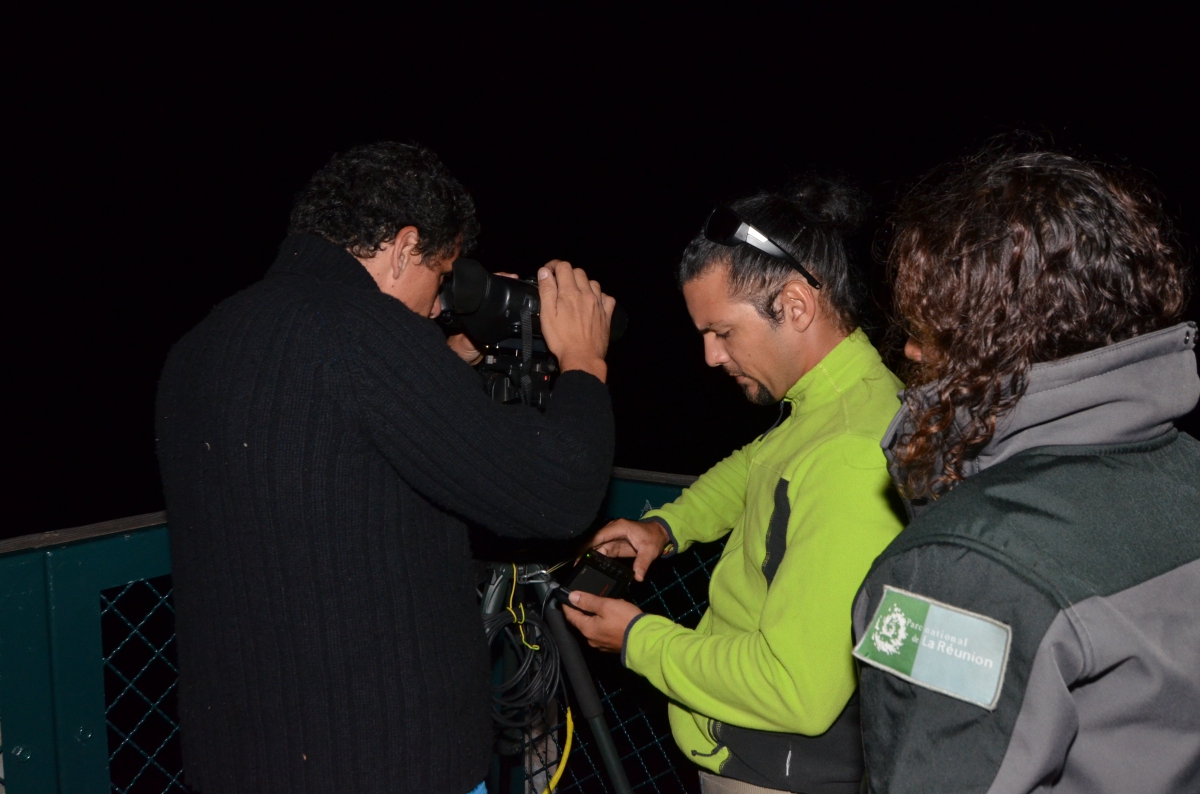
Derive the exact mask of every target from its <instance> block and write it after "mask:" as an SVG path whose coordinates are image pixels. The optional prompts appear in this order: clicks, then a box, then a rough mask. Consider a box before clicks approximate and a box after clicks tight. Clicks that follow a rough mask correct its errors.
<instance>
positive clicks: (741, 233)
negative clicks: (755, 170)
mask: <svg viewBox="0 0 1200 794" xmlns="http://www.w3.org/2000/svg"><path fill="white" fill-rule="evenodd" d="M704 239H706V240H708V241H709V242H713V243H717V244H718V245H728V246H731V247H732V246H735V245H748V246H750V247H751V248H756V249H758V250H759V251H762V252H763V253H764V254H766V255H767V256H770V257H774V258H775V259H780V260H782V261H784V262H787V263H788V264H789V265H791V266H792V267H794V268H796V270H797V271H799V273H800V275H802V276H804V280H805V281H807V282H808V285H809V286H810V287H812V288H813V289H820V288H821V282H819V281H817V279H816V278H815V277H814V276H813V274H812V273H809V272H808V271H807V270H805V269H804V266H803V265H801V264H800V263H799V262H797V261H796V258H795V257H794V256H792V255H791V254H789V253H788V252H787V251H785V250H783V247H782V246H780V245H779V244H778V243H776V242H775V241H773V240H772V239H771V238H770V237H767V236H766V235H765V234H763V233H762V232H760V231H759V230H758V229H755V228H754V227H753V226H751V225H750V224H748V223H746V222H745V221H744V220H742V219H741V217H739V216H738V214H737V213H736V212H734V211H733V210H731V209H729V207H716V208H715V209H713V211H712V212H711V213H709V215H708V220H707V221H706V222H705V223H704Z"/></svg>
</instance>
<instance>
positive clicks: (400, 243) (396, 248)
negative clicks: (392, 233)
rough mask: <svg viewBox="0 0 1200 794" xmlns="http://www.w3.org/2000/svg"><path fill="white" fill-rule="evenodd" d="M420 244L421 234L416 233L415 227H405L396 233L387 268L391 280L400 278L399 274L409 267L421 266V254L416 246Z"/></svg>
mask: <svg viewBox="0 0 1200 794" xmlns="http://www.w3.org/2000/svg"><path fill="white" fill-rule="evenodd" d="M420 244H421V234H420V232H418V231H417V227H416V226H405V227H404V228H403V229H401V230H400V231H399V232H397V233H396V239H395V240H393V241H392V250H391V256H390V257H389V259H390V261H389V262H388V266H389V267H390V269H391V271H392V278H394V279H398V278H400V274H401V273H403V272H404V271H405V270H407V269H408V266H409V265H419V264H421V259H422V256H421V252H420V251H419V250H418V246H420Z"/></svg>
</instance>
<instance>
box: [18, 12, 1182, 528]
mask: <svg viewBox="0 0 1200 794" xmlns="http://www.w3.org/2000/svg"><path fill="white" fill-rule="evenodd" d="M1192 30H1193V28H1192V27H1191V26H1190V25H1188V24H1187V23H1186V21H1185V20H1184V19H1181V18H1175V17H1173V16H1171V15H1170V14H1167V13H1164V14H1161V15H1159V16H1149V15H1147V13H1146V12H1144V11H1142V10H1141V9H1138V8H1136V7H1134V6H1132V5H1129V6H1124V7H1114V8H1113V9H1112V10H1111V11H1108V12H1098V11H1094V10H1093V11H1088V12H1087V14H1086V15H1084V14H1082V13H1079V14H1069V13H1066V12H1062V13H1057V12H1056V13H1053V14H1051V13H1048V12H1046V11H1044V10H1033V9H1021V8H1020V7H1017V6H1005V7H1004V8H1002V9H997V10H995V12H994V13H993V15H992V16H990V17H967V16H963V15H961V14H951V15H943V16H939V15H934V14H923V13H919V12H917V11H915V10H911V9H909V10H907V11H904V12H901V13H896V14H892V15H881V14H880V13H879V12H877V11H871V10H867V9H863V10H860V11H858V12H847V13H845V14H843V15H839V16H829V15H822V14H818V13H812V12H790V13H783V12H781V10H780V9H779V8H776V7H773V6H765V5H752V4H745V3H742V4H736V5H734V4H730V5H726V6H716V5H700V4H690V5H686V6H685V5H680V6H664V5H658V6H655V7H654V8H651V9H642V10H637V11H632V10H623V11H618V10H606V11H604V12H603V13H601V12H599V11H596V12H594V13H585V12H582V11H580V10H579V9H578V8H577V7H571V8H567V7H566V6H565V5H563V6H551V5H545V6H541V5H531V4H524V5H520V6H518V5H517V4H505V5H503V6H501V5H500V4H490V5H488V6H486V7H481V8H471V9H467V8H465V7H457V8H456V7H442V10H440V11H438V12H436V13H430V12H425V11H422V12H420V13H416V12H412V11H406V10H404V9H403V8H402V7H400V6H396V7H395V8H394V9H393V11H392V12H391V13H390V14H388V15H384V16H375V17H364V16H360V15H358V14H356V13H353V12H350V11H341V12H329V13H327V14H325V15H314V16H307V17H298V16H293V17H288V18H281V17H267V16H254V15H239V16H228V17H223V18H217V16H216V15H215V14H214V13H212V12H211V11H208V10H205V11H204V12H202V13H201V12H198V13H197V15H196V16H193V17H182V16H179V15H178V12H173V15H172V16H169V17H168V16H128V15H126V16H122V15H114V14H113V13H112V12H110V11H106V12H105V13H104V14H103V15H100V14H97V15H95V16H89V17H85V16H80V15H79V14H77V13H71V14H67V13H61V14H58V15H48V16H39V17H36V18H35V17H31V16H19V15H18V16H12V15H10V16H9V18H8V20H7V23H6V33H5V34H4V36H5V38H6V41H4V42H3V45H4V52H5V55H4V56H3V58H4V60H5V62H6V64H5V69H4V72H5V74H6V77H5V78H4V80H5V84H6V89H5V92H4V94H5V109H6V113H5V119H6V124H5V126H6V128H7V135H6V136H5V137H6V139H7V141H8V143H7V145H6V146H5V149H4V154H5V156H4V161H5V165H6V167H5V169H4V173H5V178H4V185H3V188H4V190H5V193H6V194H7V196H8V200H7V201H6V202H5V204H6V212H5V213H4V217H5V221H6V228H7V233H6V235H5V237H6V249H7V250H6V251H5V264H6V267H5V272H6V274H7V276H8V278H7V284H6V287H7V288H6V290H5V292H4V295H5V300H4V315H5V325H6V328H7V332H6V335H5V336H6V345H5V349H6V355H5V359H6V366H5V373H4V383H5V385H6V387H5V392H6V393H9V394H10V395H12V396H11V397H10V398H9V400H7V401H6V402H7V404H8V406H9V407H8V409H7V410H6V412H5V420H6V421H5V423H4V428H5V434H6V436H7V438H8V440H9V443H8V444H6V455H5V458H6V461H5V462H6V467H7V469H8V474H7V475H6V476H5V484H4V490H5V493H6V494H7V496H6V499H5V503H6V507H7V509H6V510H5V511H4V520H3V522H0V536H13V535H19V534H24V533H28V532H34V531H41V530H47V529H56V528H61V527H65V526H71V525H78V524H84V523H90V522H95V521H100V520H105V519H110V518H116V517H120V516H124V515H130V514H135V513H141V512H148V511H152V510H157V509H161V507H162V498H161V493H160V486H159V482H158V476H157V467H156V461H155V457H154V437H153V404H154V392H155V384H156V380H157V376H158V372H159V369H160V368H161V366H162V362H163V360H164V358H165V356H166V354H167V351H168V349H169V347H170V345H171V344H172V343H173V342H174V341H175V340H176V339H178V338H179V337H180V336H181V335H182V334H183V333H184V332H185V331H187V330H188V329H189V328H190V327H191V326H193V325H194V324H196V323H197V322H198V321H199V320H200V319H201V318H203V317H204V315H205V314H206V313H207V312H208V311H209V309H210V308H211V307H212V306H213V305H214V304H216V303H217V302H219V301H220V300H222V299H223V298H225V297H227V296H228V295H230V294H232V293H233V292H235V291H237V290H238V289H241V288H243V287H245V286H247V285H249V284H251V283H252V282H254V281H255V280H257V279H258V278H259V277H260V276H261V275H262V273H263V272H264V271H265V269H266V268H267V266H268V265H269V264H270V263H271V261H272V259H273V257H274V253H275V249H276V247H277V246H278V244H279V242H280V240H281V239H282V237H283V234H284V230H285V225H286V221H287V215H288V211H289V208H290V202H291V198H292V196H293V195H294V194H295V193H296V192H297V191H298V190H299V189H300V188H301V187H302V186H303V184H304V183H305V181H306V180H307V178H308V177H309V176H310V175H311V173H312V172H313V171H315V170H316V169H317V168H319V167H320V166H321V165H322V164H323V163H324V162H325V161H326V160H327V159H328V158H329V156H330V155H331V154H332V153H334V152H336V151H339V150H342V149H345V148H347V147H350V146H353V145H356V144H362V143H368V142H372V141H376V140H382V139H393V140H415V141H419V142H421V143H423V144H425V145H427V146H429V147H430V148H432V149H434V150H435V151H436V152H438V153H439V155H440V156H441V157H442V159H443V160H444V161H445V162H446V163H447V165H448V166H449V167H450V169H451V170H452V171H453V173H454V174H455V175H456V176H457V177H458V178H459V179H460V180H461V181H462V182H463V183H464V184H465V185H466V187H467V188H468V190H470V191H471V192H472V193H473V195H474V197H475V200H476V203H477V206H478V208H479V216H480V219H481V221H482V224H483V229H484V233H483V237H482V245H481V248H480V249H479V250H478V252H477V254H478V258H480V259H481V260H482V261H483V262H484V263H485V264H486V265H488V266H489V267H491V268H493V269H509V270H515V271H517V272H518V273H521V274H522V275H529V274H532V272H533V271H534V269H535V268H536V266H537V265H538V264H540V263H542V262H543V261H545V260H547V259H549V258H552V257H560V258H565V259H569V260H570V261H571V262H573V263H574V264H576V265H579V266H582V267H584V268H586V269H587V270H588V272H589V274H591V275H592V276H594V277H595V278H598V279H599V280H600V281H601V282H602V284H603V285H604V287H605V289H606V291H608V292H610V293H611V294H613V295H615V296H617V298H618V300H620V301H621V302H622V303H623V304H624V305H625V307H626V308H627V309H628V311H629V314H630V316H631V318H632V325H631V330H630V332H629V334H628V337H627V338H626V339H624V340H622V341H621V342H619V343H617V344H614V345H613V348H612V350H611V355H610V367H611V368H610V373H611V375H610V384H611V389H612V394H613V398H614V402H615V406H616V412H617V419H618V445H617V464H618V465H622V466H631V467H637V468H644V469H655V470H662V471H672V472H682V473H699V472H701V471H703V470H704V469H705V468H707V467H708V466H709V465H711V464H712V463H714V462H716V461H717V460H719V459H720V458H721V457H722V456H724V455H725V454H727V453H728V452H729V451H730V450H731V449H733V448H734V447H736V446H738V445H740V444H742V443H745V442H746V441H747V440H749V439H750V438H752V437H753V436H754V435H755V433H756V432H758V431H759V430H760V429H761V428H763V427H765V426H766V425H767V424H769V423H770V422H771V421H772V419H773V417H774V411H773V409H769V408H768V409H761V408H754V407H752V406H750V405H748V404H746V403H745V401H744V399H743V398H742V396H741V393H740V392H739V391H738V389H737V388H736V386H735V385H734V384H733V383H732V381H730V380H729V379H728V378H727V377H726V376H724V375H723V374H721V373H720V372H717V371H710V370H708V369H707V368H706V367H705V366H704V364H703V360H702V355H701V343H700V339H699V337H698V336H697V335H696V334H695V332H694V331H693V330H692V329H691V325H690V322H689V321H688V317H687V314H686V311H685V308H684V306H683V301H682V299H681V297H680V296H679V294H678V291H677V290H676V288H675V286H674V283H673V275H672V273H673V267H674V265H675V263H676V262H677V259H678V255H679V253H680V251H681V250H682V248H683V246H684V245H685V244H686V243H687V241H688V240H689V239H690V237H691V236H692V235H693V234H694V233H695V231H696V230H697V228H698V227H699V224H700V223H701V221H702V220H703V217H704V215H705V213H706V211H707V210H708V208H709V207H710V205H711V203H712V202H713V201H714V200H718V199H728V198H733V197H736V196H739V195H741V194H744V193H747V192H751V191H754V190H757V189H759V188H777V187H780V186H782V185H783V184H784V183H785V182H786V181H788V179H789V178H790V177H792V176H794V175H797V174H800V173H803V172H806V171H810V170H814V169H815V170H818V171H826V172H828V171H836V172H840V173H842V174H844V175H846V176H848V177H850V178H852V179H854V180H855V181H857V182H858V184H859V185H860V186H861V187H862V188H864V189H865V190H867V191H868V192H869V193H871V194H872V196H873V198H874V201H875V204H874V210H873V214H872V217H871V220H870V221H869V223H868V224H867V228H866V229H865V230H864V232H863V234H862V235H860V237H859V238H858V239H857V240H856V241H855V246H856V251H857V252H858V258H859V261H860V262H861V263H862V264H863V266H864V267H865V268H866V269H867V271H868V276H869V278H870V280H871V283H872V288H873V290H874V293H875V299H876V301H877V302H878V303H879V305H880V306H883V305H886V302H887V300H888V296H887V292H886V285H885V282H884V278H883V267H882V265H881V264H880V261H879V258H878V255H876V256H874V257H873V256H872V250H873V249H876V250H879V249H882V248H883V247H884V246H886V242H887V229H886V219H887V216H888V213H889V211H890V209H891V207H892V206H893V205H894V202H895V199H896V198H897V196H898V195H899V194H900V193H901V192H902V191H903V190H904V189H905V187H906V186H908V185H911V184H912V182H913V180H915V179H916V178H918V177H919V176H920V175H921V174H922V173H924V172H925V171H927V170H928V169H930V168H931V167H933V166H935V165H937V164H939V163H942V162H944V161H946V160H949V159H952V158H955V157H958V156H961V155H963V154H965V153H968V152H970V151H972V150H973V149H976V148H978V147H979V146H980V145H982V144H983V143H984V142H985V141H987V140H988V139H989V138H991V137H992V136H994V135H997V134H1002V133H1011V132H1012V131H1014V130H1028V131H1032V132H1034V133H1036V134H1039V135H1042V136H1043V137H1044V138H1045V139H1046V141H1047V142H1048V143H1049V144H1050V145H1052V146H1053V147H1055V148H1058V149H1060V150H1066V151H1068V152H1071V153H1074V154H1077V155H1081V156H1084V157H1088V158H1097V159H1101V160H1104V161H1106V162H1109V163H1113V164H1119V165H1125V166H1128V167H1130V168H1132V169H1135V170H1137V171H1139V172H1141V173H1143V174H1144V175H1145V176H1147V177H1148V178H1149V179H1150V180H1151V181H1152V182H1154V183H1155V184H1156V185H1157V186H1158V187H1159V188H1160V189H1161V190H1162V191H1163V193H1164V194H1165V196H1166V199H1167V205H1168V208H1169V210H1170V212H1171V214H1172V215H1173V216H1174V217H1175V218H1176V219H1177V220H1178V224H1179V227H1180V229H1181V231H1182V232H1183V242H1184V247H1185V250H1186V251H1187V253H1188V256H1189V258H1190V259H1192V260H1193V261H1194V258H1195V257H1194V256H1193V255H1192V252H1193V249H1194V247H1195V245H1194V241H1195V234H1196V232H1197V231H1198V230H1200V166H1198V163H1197V156H1196V153H1195V145H1196V134H1195V129H1194V125H1193V121H1194V118H1195V116H1196V113H1195V110H1194V102H1195V98H1196V96H1197V88H1198V87H1200V86H1198V85H1197V82H1198V81H1197V77H1196V75H1197V74H1200V69H1198V68H1197V63H1196V57H1195V41H1194V37H1193V36H1192V33H1191V32H1192ZM1196 316H1197V312H1196V308H1195V301H1194V302H1193V308H1192V311H1191V314H1190V317H1191V318H1193V319H1195V318H1196ZM884 321H885V317H884V314H883V312H882V311H881V310H880V309H878V308H877V309H876V310H875V311H874V313H873V316H872V323H873V326H874V328H873V331H872V334H873V336H874V337H875V338H876V339H877V340H878V339H879V338H880V331H881V329H882V327H883V323H884ZM1183 424H1184V427H1185V428H1186V429H1189V430H1190V431H1191V432H1192V433H1193V434H1195V433H1197V431H1198V430H1200V428H1198V421H1197V415H1196V413H1195V412H1193V414H1192V415H1190V416H1189V417H1188V418H1187V419H1186V420H1185V421H1184V423H1183Z"/></svg>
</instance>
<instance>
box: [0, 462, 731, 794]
mask: <svg viewBox="0 0 1200 794" xmlns="http://www.w3.org/2000/svg"><path fill="white" fill-rule="evenodd" d="M693 480H694V478H692V477H684V476H681V475H671V474H660V473H657V472H643V471H637V470H632V469H614V471H613V478H612V481H611V482H610V487H609V493H608V498H607V499H606V500H605V504H604V507H603V508H602V515H604V516H606V517H610V518H617V517H626V518H637V517H640V516H641V515H642V514H643V513H644V512H645V511H646V510H647V509H650V508H651V507H657V506H659V505H661V504H663V503H665V502H668V501H671V500H672V499H674V498H675V497H676V496H678V495H679V493H680V492H681V490H682V488H683V487H685V486H686V485H688V484H690V482H692V481H693ZM166 522H167V517H166V514H164V513H152V514H147V515H142V516H133V517H130V518H125V519H120V520H117V521H109V522H105V523H102V524H93V525H90V526H86V527H77V528H74V529H67V530H61V531H58V532H46V533H40V534H37V535H27V536H24V537H21V538H14V539H12V540H6V541H0V732H2V733H0V742H2V744H0V752H2V759H3V766H2V767H0V794H50V793H51V792H59V793H61V794H107V793H108V792H113V793H114V794H141V792H153V793H154V794H170V793H173V792H180V791H183V787H182V782H181V774H182V772H181V770H182V759H181V753H180V737H179V723H178V716H177V714H178V711H177V705H176V701H175V691H176V684H177V680H178V670H177V667H176V662H175V650H174V646H175V643H174V634H175V633H174V610H173V607H172V605H171V579H170V573H171V561H170V550H169V545H168V539H167V523H166ZM719 555H720V548H719V546H716V545H714V544H709V545H708V546H704V547H700V548H698V549H694V550H692V551H689V552H688V553H687V554H683V555H679V556H677V557H675V558H673V559H671V560H669V561H661V562H659V563H657V564H656V565H655V566H653V567H652V569H651V575H650V576H649V577H647V581H646V582H643V583H641V584H640V585H636V586H635V589H634V591H633V596H632V597H633V598H634V599H635V600H637V601H638V602H639V603H640V604H642V605H643V606H644V607H645V608H646V609H647V610H648V611H653V612H656V613H659V614H665V615H667V616H668V617H671V618H672V619H675V620H677V621H680V622H683V623H685V624H688V625H694V624H695V622H696V621H697V620H699V618H700V615H701V614H702V612H703V609H704V606H705V605H706V602H705V599H706V597H707V590H708V578H709V574H710V572H711V568H712V565H713V564H715V562H716V560H717V559H718V558H719ZM585 652H586V654H587V663H588V665H589V667H590V668H591V669H592V672H593V675H594V677H595V679H596V683H597V687H598V690H599V692H600V695H601V698H602V699H603V701H604V705H605V709H606V716H607V719H608V722H609V725H610V726H612V732H613V736H614V740H615V742H616V745H617V749H618V750H619V751H620V753H621V755H622V759H623V763H624V765H625V767H626V769H627V771H628V775H629V778H630V782H631V783H632V784H633V788H634V790H635V791H638V792H647V793H648V792H654V794H674V792H686V791H695V790H696V783H695V780H696V773H695V771H694V768H693V767H692V765H691V764H690V763H689V762H688V761H687V760H686V759H684V758H683V756H682V753H680V752H679V751H678V749H677V748H676V747H675V745H674V742H673V741H672V740H671V738H670V729H669V726H668V725H667V720H666V704H665V700H664V699H663V698H662V697H661V696H656V695H655V694H654V691H653V690H652V689H651V688H649V687H648V685H646V683H645V682H644V681H643V680H642V679H640V678H639V677H638V676H636V675H634V674H632V673H630V672H629V671H627V670H625V669H624V668H622V667H621V665H620V663H619V660H617V658H616V657H615V656H612V655H602V654H598V653H595V652H591V651H590V649H588V650H587V651H585ZM585 734H586V731H584V732H576V743H575V745H574V747H573V749H572V751H571V754H570V759H569V762H568V764H567V767H566V769H565V774H564V775H563V776H562V778H561V781H560V783H559V785H558V788H557V791H559V792H562V794H568V792H593V791H596V792H601V791H608V790H609V788H608V783H607V780H606V778H605V777H604V775H603V773H602V772H601V771H600V767H599V766H597V763H598V760H599V759H598V758H596V757H595V752H594V749H593V744H592V740H591V737H590V736H587V735H585ZM561 736H562V726H555V727H554V728H552V729H551V740H550V741H547V740H546V738H545V737H543V738H542V739H540V740H539V742H538V743H537V747H533V746H530V747H528V748H526V750H527V752H524V753H523V754H522V756H523V758H525V759H526V760H525V761H524V762H521V763H519V764H515V765H514V764H512V763H509V764H508V765H507V767H505V768H504V772H505V774H503V775H501V774H500V773H501V768H502V765H501V764H500V762H499V760H497V763H496V764H495V765H494V767H493V775H492V780H491V781H490V786H489V787H490V788H491V789H492V790H493V794H500V792H503V794H516V793H517V792H525V791H526V790H528V789H529V787H530V786H531V785H532V784H533V783H535V782H536V781H543V780H545V779H546V778H547V773H548V772H549V771H551V768H552V767H555V766H556V765H557V763H558V761H557V759H558V757H559V752H560V750H561V748H560V747H559V746H558V742H559V738H560V737H561ZM551 747H553V750H551V749H550V748H551ZM539 754H540V756H539ZM539 758H540V760H539ZM539 794H540V790H539Z"/></svg>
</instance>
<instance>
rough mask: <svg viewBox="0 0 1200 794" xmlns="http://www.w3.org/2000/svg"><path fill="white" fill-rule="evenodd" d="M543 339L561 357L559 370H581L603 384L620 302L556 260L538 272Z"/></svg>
mask: <svg viewBox="0 0 1200 794" xmlns="http://www.w3.org/2000/svg"><path fill="white" fill-rule="evenodd" d="M538 295H539V297H540V299H541V319H542V336H543V337H545V339H546V347H548V348H549V349H550V352H551V353H553V354H554V355H556V356H557V357H558V363H559V369H560V370H562V371H564V372H565V371H567V370H571V369H581V370H583V371H584V372H590V373H592V374H593V375H595V376H596V377H597V378H599V379H600V380H601V381H603V380H604V379H605V378H606V377H607V376H608V365H607V364H605V363H604V356H605V354H606V353H608V338H609V326H610V325H611V323H612V313H613V309H614V307H615V306H616V303H617V302H616V300H615V299H614V298H612V297H610V296H608V295H605V294H604V293H603V292H602V291H601V290H600V284H599V283H598V282H596V281H590V280H588V277H587V273H585V272H583V270H582V269H581V268H573V267H571V265H570V263H569V262H563V261H562V260H560V259H555V260H552V261H551V262H549V263H547V264H546V266H545V267H543V268H541V269H540V270H538Z"/></svg>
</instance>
